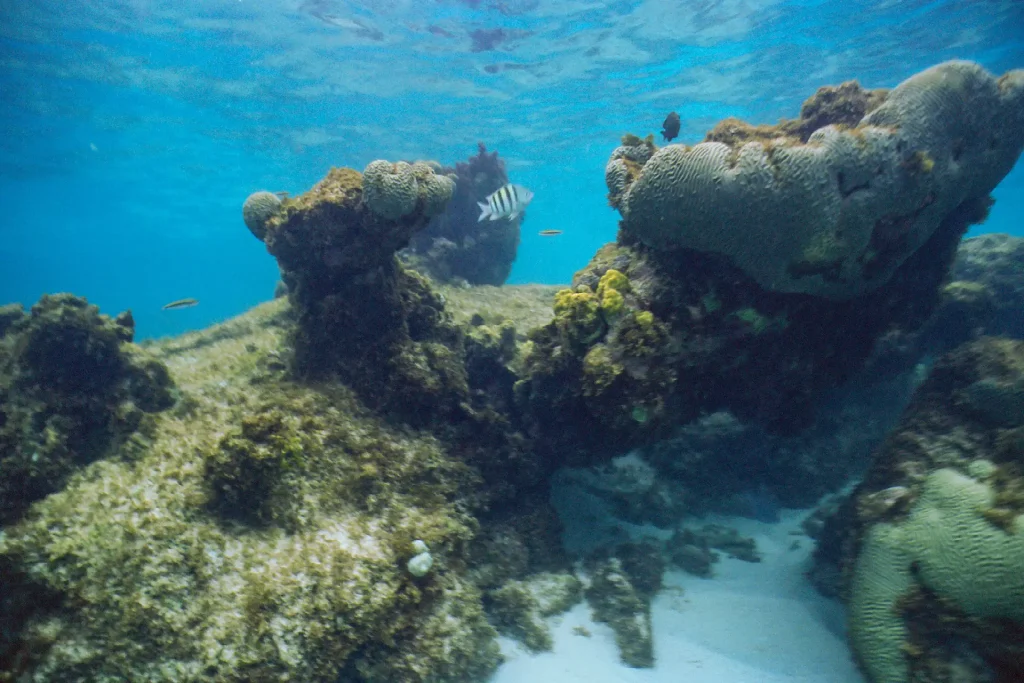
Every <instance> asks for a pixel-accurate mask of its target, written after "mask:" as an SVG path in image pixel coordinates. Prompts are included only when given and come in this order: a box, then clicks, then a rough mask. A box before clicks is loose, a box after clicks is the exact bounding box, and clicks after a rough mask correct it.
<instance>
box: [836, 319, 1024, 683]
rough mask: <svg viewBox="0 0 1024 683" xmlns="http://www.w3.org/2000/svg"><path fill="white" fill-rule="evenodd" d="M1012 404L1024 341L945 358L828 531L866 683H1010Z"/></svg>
mask: <svg viewBox="0 0 1024 683" xmlns="http://www.w3.org/2000/svg"><path fill="white" fill-rule="evenodd" d="M979 385H982V386H984V387H985V392H984V400H983V401H979V396H978V395H977V388H978V387H979ZM1022 399H1024V342H1021V341H1011V340H1007V339H999V338H986V339H982V340H980V341H977V342H972V343H970V344H967V345H964V346H962V347H960V348H958V349H956V350H955V351H953V352H951V353H950V354H948V355H946V356H944V357H943V358H941V359H940V360H939V361H938V362H937V363H936V365H935V366H934V368H933V369H932V371H931V374H930V375H929V377H928V378H927V380H925V382H924V384H922V385H921V387H920V388H919V389H918V390H917V392H916V393H915V395H914V399H913V401H912V403H911V405H910V407H909V408H908V410H907V411H906V413H904V416H903V418H902V420H901V422H900V424H899V425H898V426H897V427H896V429H895V430H894V431H893V432H892V433H891V434H890V435H889V437H888V438H887V440H886V442H885V444H884V445H883V446H882V448H881V449H880V450H879V451H878V452H877V453H876V456H875V458H874V462H873V464H872V466H871V469H870V470H869V471H868V474H867V476H866V477H865V480H864V482H863V483H862V484H861V485H860V486H859V487H858V488H857V490H855V491H854V493H853V495H852V497H851V499H850V500H849V502H848V503H847V504H846V506H845V507H844V509H845V513H844V514H842V515H840V516H839V517H836V518H835V519H834V521H832V522H829V524H828V525H826V531H827V533H828V534H829V535H830V536H831V538H830V539H827V543H826V546H831V548H833V549H836V548H841V549H842V551H841V553H840V554H841V557H838V558H834V560H837V561H838V562H839V564H840V568H841V569H842V575H843V576H844V577H845V591H844V593H845V594H846V595H847V596H848V599H849V605H850V612H849V619H850V638H851V642H852V644H853V647H854V651H855V653H856V654H857V656H858V658H859V660H860V662H861V663H862V665H863V668H864V670H865V672H866V673H867V674H868V676H869V677H870V679H871V680H872V681H874V682H875V683H904V682H906V683H920V682H922V681H934V680H979V681H980V680H1006V681H1010V680H1019V679H1020V676H1021V673H1022V662H1024V640H1022V639H1021V633H1024V574H1022V572H1021V567H1022V566H1024V409H1022V408H1021V405H1024V404H1021V403H1020V401H1021V400H1022ZM1009 405H1016V406H1017V407H1016V409H1011V410H1005V407H1006V406H1009ZM993 406H995V408H994V407H993ZM1000 406H1002V408H1000ZM819 555H820V553H819ZM819 559H822V558H821V557H819ZM951 642H956V643H957V646H956V647H955V648H951V647H949V643H951ZM957 672H959V673H957ZM957 676H960V677H959V678H958V677H957Z"/></svg>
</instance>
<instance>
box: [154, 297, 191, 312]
mask: <svg viewBox="0 0 1024 683" xmlns="http://www.w3.org/2000/svg"><path fill="white" fill-rule="evenodd" d="M198 304H199V299H178V300H177V301H172V302H171V303H169V304H167V305H166V306H164V308H163V310H165V311H173V310H175V309H178V308H192V307H193V306H196V305H198Z"/></svg>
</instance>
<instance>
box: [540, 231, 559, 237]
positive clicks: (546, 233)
mask: <svg viewBox="0 0 1024 683" xmlns="http://www.w3.org/2000/svg"><path fill="white" fill-rule="evenodd" d="M537 234H538V235H540V236H541V237H554V236H555V235H561V234H562V231H561V230H541V231H540V232H538V233H537Z"/></svg>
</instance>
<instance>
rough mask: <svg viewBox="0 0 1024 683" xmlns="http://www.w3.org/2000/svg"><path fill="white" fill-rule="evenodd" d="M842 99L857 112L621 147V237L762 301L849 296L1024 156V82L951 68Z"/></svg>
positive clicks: (614, 170)
mask: <svg viewBox="0 0 1024 683" xmlns="http://www.w3.org/2000/svg"><path fill="white" fill-rule="evenodd" d="M848 91H849V92H846V93H845V94H844V95H842V96H840V97H838V99H840V100H842V99H845V100H849V99H851V98H856V97H857V96H859V101H858V102H855V103H854V104H857V105H859V106H853V107H846V108H844V107H841V106H837V105H836V104H835V102H832V103H831V104H827V105H824V106H817V107H810V106H807V105H805V107H804V111H803V112H802V119H803V120H802V121H801V122H798V123H797V124H792V123H789V124H784V125H781V126H778V127H776V128H775V129H768V128H765V127H762V128H754V127H751V126H744V125H743V124H739V125H737V123H738V122H726V126H725V129H723V128H721V127H720V128H717V129H716V130H713V131H711V133H709V134H708V140H707V141H705V142H702V143H699V144H697V145H694V146H692V147H688V146H685V145H678V144H676V145H669V146H667V147H664V148H662V149H659V150H657V151H655V150H654V149H653V144H652V143H650V142H649V141H648V142H644V141H639V140H638V139H634V140H632V141H630V144H628V145H624V146H623V147H620V148H618V149H617V150H615V152H614V153H613V154H612V157H611V160H610V161H609V164H608V167H607V169H606V177H607V179H608V186H609V190H610V192H611V197H610V199H611V202H612V205H613V206H616V207H618V208H619V210H620V212H621V213H622V216H623V222H622V227H623V229H624V230H625V231H627V232H629V233H630V234H631V235H634V236H635V237H637V238H639V239H640V240H641V241H643V242H644V243H645V244H648V245H650V246H653V247H655V248H658V249H692V250H697V251H703V252H713V253H717V254H722V255H724V256H726V257H727V258H728V259H729V260H730V261H731V262H732V263H733V264H735V265H736V266H738V267H739V268H741V269H742V270H743V272H744V273H746V274H747V275H748V276H750V277H752V278H753V279H754V280H755V281H756V282H757V283H758V284H759V285H760V286H762V287H764V288H765V289H769V290H774V291H779V292H800V293H806V294H812V295H817V296H827V297H834V298H848V297H854V296H858V295H861V294H863V293H865V292H869V291H873V290H875V289H877V288H878V287H880V286H882V285H883V284H884V283H886V282H887V281H888V280H889V279H890V278H891V277H892V275H893V273H895V272H896V270H897V268H899V266H900V265H901V264H902V263H904V262H905V261H906V260H907V259H908V258H909V257H910V256H911V255H912V254H913V253H914V252H915V251H916V250H917V249H919V248H920V247H921V246H922V245H924V244H925V243H926V242H927V241H928V240H929V238H930V237H931V236H932V235H933V234H934V233H935V232H936V231H937V230H938V229H939V226H940V225H941V224H942V223H943V221H944V220H946V219H947V218H948V216H949V215H950V214H951V213H952V212H953V211H955V210H956V209H957V207H959V206H961V205H963V204H965V203H970V202H972V201H976V200H979V199H981V198H984V197H985V196H987V194H988V193H989V192H990V191H991V190H992V189H993V188H994V187H995V186H996V185H997V184H998V183H999V181H1000V179H1002V177H1003V176H1005V175H1006V173H1008V172H1009V170H1010V169H1011V168H1012V167H1013V165H1014V163H1015V162H1016V160H1017V158H1018V156H1019V155H1020V152H1021V148H1022V146H1024V71H1021V70H1016V71H1010V72H1008V73H1007V74H1005V75H1004V76H1002V77H1001V78H999V79H996V78H994V77H993V76H991V75H990V74H989V73H988V72H986V71H985V70H984V69H982V68H981V67H980V66H978V65H976V64H973V63H969V62H947V63H944V64H940V65H938V66H935V67H932V68H930V69H928V70H926V71H924V72H922V73H919V74H917V75H915V76H912V77H911V78H909V79H907V80H906V81H904V82H903V83H901V84H900V85H899V86H897V87H896V88H895V89H894V90H892V91H891V92H890V93H888V94H887V95H884V94H872V96H870V97H869V96H868V94H866V93H863V92H861V91H859V90H858V89H855V88H852V87H851V88H848ZM831 99H832V100H835V99H837V97H836V95H835V93H832V98H831ZM817 100H818V101H819V102H820V101H821V100H822V98H821V97H818V98H817ZM851 110H852V111H854V112H857V113H859V112H860V111H862V110H867V111H866V113H865V115H864V116H863V117H862V118H861V119H860V120H859V121H855V120H853V119H852V118H851V116H850V111H851ZM811 125H814V126H820V127H819V128H817V129H816V130H814V131H813V132H812V133H810V135H809V136H807V137H804V134H806V132H807V129H808V128H810V127H811Z"/></svg>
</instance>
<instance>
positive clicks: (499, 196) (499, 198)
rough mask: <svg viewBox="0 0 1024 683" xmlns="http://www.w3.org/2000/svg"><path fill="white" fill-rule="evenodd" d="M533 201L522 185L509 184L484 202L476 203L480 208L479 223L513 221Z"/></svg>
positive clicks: (530, 193)
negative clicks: (485, 221)
mask: <svg viewBox="0 0 1024 683" xmlns="http://www.w3.org/2000/svg"><path fill="white" fill-rule="evenodd" d="M531 199H533V193H532V192H530V191H529V190H527V189H526V188H525V187H523V186H522V185H512V184H511V183H509V184H508V185H505V186H503V187H501V188H500V189H499V190H498V191H497V192H495V193H493V194H492V195H491V196H490V197H488V198H487V201H486V202H477V204H478V205H479V206H480V218H478V219H476V220H477V222H478V223H479V222H480V221H482V220H484V219H485V218H486V219H489V220H492V221H496V220H500V219H502V218H507V219H508V220H513V219H514V218H516V217H517V216H518V215H519V214H521V213H522V212H523V211H524V210H525V209H526V205H527V204H529V203H530V200H531Z"/></svg>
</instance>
